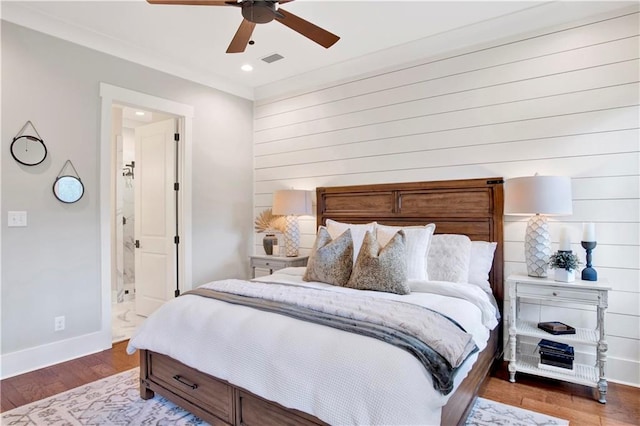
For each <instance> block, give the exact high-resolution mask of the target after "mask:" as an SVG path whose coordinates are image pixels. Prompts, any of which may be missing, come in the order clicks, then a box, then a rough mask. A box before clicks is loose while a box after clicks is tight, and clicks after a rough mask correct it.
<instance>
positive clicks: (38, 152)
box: [11, 121, 47, 166]
mask: <svg viewBox="0 0 640 426" xmlns="http://www.w3.org/2000/svg"><path fill="white" fill-rule="evenodd" d="M27 126H31V128H32V129H33V131H34V132H35V134H36V135H38V136H37V137H36V136H32V135H25V134H23V133H24V132H25V130H26V129H27ZM11 156H12V157H13V159H14V160H16V161H17V162H18V163H20V164H24V165H25V166H35V165H37V164H40V163H42V162H43V161H44V159H45V158H46V157H47V147H46V145H45V144H44V141H43V140H42V138H41V137H40V135H39V134H38V131H37V130H36V128H35V126H34V125H33V123H32V122H31V121H27V122H26V123H25V124H24V126H22V129H20V131H19V132H18V134H17V135H16V136H15V137H14V138H13V142H11Z"/></svg>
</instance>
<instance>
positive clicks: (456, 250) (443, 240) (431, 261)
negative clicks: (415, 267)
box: [427, 234, 471, 283]
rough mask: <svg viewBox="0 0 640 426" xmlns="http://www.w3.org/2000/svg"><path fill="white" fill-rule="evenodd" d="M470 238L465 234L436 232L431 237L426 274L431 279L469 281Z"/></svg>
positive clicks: (457, 281) (455, 281)
mask: <svg viewBox="0 0 640 426" xmlns="http://www.w3.org/2000/svg"><path fill="white" fill-rule="evenodd" d="M470 258H471V240H470V239H469V237H467V236H466V235H460V234H438V235H434V236H433V238H431V247H430V248H429V253H428V254H427V275H428V276H429V280H431V281H449V282H454V283H467V282H469V261H470Z"/></svg>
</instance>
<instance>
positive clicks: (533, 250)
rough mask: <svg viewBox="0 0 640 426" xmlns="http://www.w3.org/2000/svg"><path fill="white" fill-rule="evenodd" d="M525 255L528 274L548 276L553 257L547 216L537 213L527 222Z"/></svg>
mask: <svg viewBox="0 0 640 426" xmlns="http://www.w3.org/2000/svg"><path fill="white" fill-rule="evenodd" d="M524 256H525V260H526V262H527V274H528V275H529V276H530V277H538V278H545V277H546V276H547V273H548V270H549V258H550V257H551V236H550V235H549V224H548V223H547V218H546V217H545V216H542V215H535V216H532V217H531V219H529V222H527V232H526V235H525V237H524Z"/></svg>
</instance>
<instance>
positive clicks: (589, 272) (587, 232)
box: [581, 223, 598, 281]
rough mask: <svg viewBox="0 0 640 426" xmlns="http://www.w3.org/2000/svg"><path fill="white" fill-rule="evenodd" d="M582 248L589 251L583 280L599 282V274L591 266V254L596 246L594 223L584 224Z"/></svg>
mask: <svg viewBox="0 0 640 426" xmlns="http://www.w3.org/2000/svg"><path fill="white" fill-rule="evenodd" d="M581 244H582V247H583V248H584V249H585V250H586V251H587V267H586V268H584V269H583V270H582V279H583V280H584V281H598V272H597V271H596V270H595V269H594V268H593V267H592V266H591V262H592V261H593V257H592V255H591V252H592V251H593V249H594V248H596V245H597V244H598V243H597V242H596V227H595V224H593V223H584V224H583V225H582V242H581Z"/></svg>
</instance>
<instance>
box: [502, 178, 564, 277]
mask: <svg viewBox="0 0 640 426" xmlns="http://www.w3.org/2000/svg"><path fill="white" fill-rule="evenodd" d="M504 189H505V203H504V212H505V214H510V215H527V216H528V215H534V216H531V218H530V219H529V222H528V223H527V231H526V234H525V237H524V252H525V260H526V262H527V274H528V275H529V276H531V277H546V276H547V270H548V268H549V256H550V255H551V238H550V235H549V225H548V223H547V218H546V216H552V215H557V216H566V215H570V214H571V213H572V212H573V209H572V204H571V178H569V177H565V176H538V175H537V174H536V175H535V176H525V177H518V178H513V179H508V180H507V181H506V182H505V187H504Z"/></svg>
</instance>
